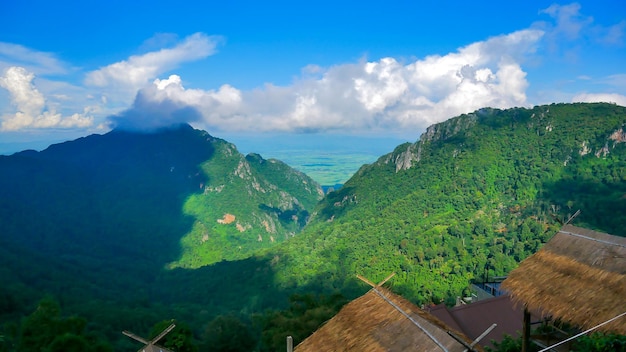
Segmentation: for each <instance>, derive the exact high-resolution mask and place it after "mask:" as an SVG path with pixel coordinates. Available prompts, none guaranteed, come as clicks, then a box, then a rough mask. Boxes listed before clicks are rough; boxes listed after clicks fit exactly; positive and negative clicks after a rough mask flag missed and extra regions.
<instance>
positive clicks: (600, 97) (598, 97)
mask: <svg viewBox="0 0 626 352" xmlns="http://www.w3.org/2000/svg"><path fill="white" fill-rule="evenodd" d="M572 103H613V104H617V105H621V106H626V95H621V94H616V93H582V94H578V95H576V96H574V97H573V98H572Z"/></svg>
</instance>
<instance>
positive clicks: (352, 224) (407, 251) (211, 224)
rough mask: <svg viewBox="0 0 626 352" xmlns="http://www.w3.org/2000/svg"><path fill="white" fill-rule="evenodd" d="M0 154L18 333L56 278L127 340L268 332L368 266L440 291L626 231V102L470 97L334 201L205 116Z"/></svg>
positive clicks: (324, 302)
mask: <svg viewBox="0 0 626 352" xmlns="http://www.w3.org/2000/svg"><path fill="white" fill-rule="evenodd" d="M0 173H1V174H2V180H3V182H2V183H1V184H0V278H2V280H3V285H1V286H0V323H1V326H2V329H1V330H0V337H4V341H9V343H11V342H12V341H19V336H14V335H15V334H18V335H19V331H24V326H23V323H22V324H21V327H22V330H20V329H19V326H20V324H19V322H20V321H22V322H24V321H30V318H31V317H32V315H31V316H29V319H27V320H22V318H23V317H24V316H27V315H28V314H30V312H33V311H35V312H36V311H37V310H35V302H36V301H37V300H39V299H41V297H42V296H43V294H45V293H48V294H51V295H53V297H55V298H56V299H57V300H59V301H60V303H61V306H62V308H63V311H65V312H69V313H68V314H77V315H80V316H83V317H85V318H86V319H87V320H88V321H89V324H88V325H87V329H88V330H89V331H90V332H93V333H99V334H102V335H103V336H104V337H105V338H106V339H107V340H108V341H113V342H114V345H115V346H116V348H117V349H119V350H127V349H128V350H130V349H132V348H136V347H137V346H134V345H132V344H130V342H129V341H127V339H125V338H124V337H123V336H121V334H120V333H119V332H120V331H121V330H124V329H127V330H131V331H134V332H136V333H139V334H142V333H145V334H147V332H148V331H150V330H151V326H153V324H154V323H155V322H158V321H162V320H164V319H170V318H175V319H178V320H180V321H183V322H187V323H188V324H189V325H190V326H191V327H192V330H193V334H194V336H195V338H196V339H199V340H201V342H202V341H205V342H206V343H209V342H208V341H215V339H216V338H225V337H224V336H227V335H225V334H224V335H223V336H221V337H220V336H218V335H216V334H215V331H221V330H220V329H222V327H223V326H226V325H228V324H229V325H228V326H231V327H232V328H229V329H230V330H231V331H230V332H233V331H239V330H241V329H243V328H246V327H247V329H248V330H249V332H251V333H252V335H254V336H256V339H257V340H260V341H262V342H261V343H259V344H258V345H257V347H258V348H260V349H262V350H272V348H273V347H272V346H279V347H280V348H283V346H284V336H285V335H286V334H291V335H293V336H300V337H304V336H306V334H307V333H310V332H311V331H312V330H313V329H315V327H316V326H317V325H316V324H317V323H322V322H323V321H325V320H326V319H327V318H328V317H329V315H332V312H333V311H336V309H338V307H339V306H340V304H341V302H343V300H342V298H341V297H340V296H337V295H335V294H336V293H340V294H342V295H343V296H344V297H345V298H353V297H356V296H357V295H360V294H362V293H364V292H365V291H366V290H367V287H366V286H365V285H364V284H362V283H361V282H359V281H358V280H357V279H356V278H355V275H356V274H361V275H364V276H365V277H367V278H369V279H370V280H371V281H380V280H382V279H383V278H385V277H386V276H387V275H389V274H390V273H391V272H396V273H397V275H396V276H395V277H394V278H393V279H392V280H391V281H390V284H391V286H392V290H394V291H395V292H397V293H399V294H401V295H403V296H404V297H406V298H408V299H411V300H412V301H414V302H416V303H429V302H439V301H441V300H453V299H454V298H455V297H456V296H459V295H462V294H465V293H467V292H466V291H467V288H468V283H469V282H470V280H473V279H482V278H484V277H486V276H488V277H493V276H499V275H505V274H506V273H507V272H508V271H510V270H511V269H512V268H514V267H515V266H516V265H517V263H518V262H519V261H521V260H523V259H524V258H525V257H526V256H528V255H530V254H532V253H534V252H535V251H536V250H537V249H538V248H540V247H541V245H542V243H544V242H545V241H547V240H548V239H549V238H550V237H551V236H552V235H553V234H554V233H555V232H556V231H557V229H558V228H559V227H560V226H561V223H562V222H564V221H568V220H569V221H571V222H572V223H573V224H575V225H577V226H582V227H588V228H592V229H596V230H600V231H604V232H608V233H612V234H615V235H621V236H626V233H625V232H624V229H625V228H626V226H624V225H626V212H624V209H626V108H624V107H621V106H616V105H612V104H553V105H548V106H538V107H534V108H532V109H525V108H515V109H508V110H498V109H489V108H486V109H481V110H478V111H476V112H474V113H471V114H466V115H462V116H458V117H455V118H452V119H450V120H448V121H445V122H442V123H439V124H436V125H433V126H431V127H429V128H428V129H427V130H426V132H425V133H424V134H423V135H422V136H421V137H420V139H419V140H418V141H417V142H415V143H406V144H403V145H400V146H398V147H397V148H396V149H395V150H394V151H393V152H391V153H389V154H387V155H384V156H381V157H380V158H379V159H378V161H376V162H375V163H373V164H370V165H364V166H362V167H361V169H360V170H359V171H358V172H357V173H356V174H355V175H354V176H353V177H352V178H351V179H350V180H349V181H348V182H346V184H345V185H344V186H343V187H342V188H341V189H339V190H337V191H333V192H330V193H329V194H327V195H326V196H325V197H324V198H323V199H322V200H321V201H320V202H318V200H319V199H320V198H321V197H322V195H321V191H320V188H319V186H318V185H316V184H315V182H313V181H312V180H311V179H309V178H307V177H306V176H304V175H302V174H301V173H299V172H296V171H294V170H293V169H291V168H289V167H287V166H286V165H285V164H283V163H281V162H279V161H276V160H264V159H262V158H261V157H260V156H259V155H256V154H250V155H248V156H246V157H244V156H242V155H241V154H239V153H238V152H237V150H236V148H235V147H234V146H233V145H231V144H229V143H227V142H225V141H223V140H220V139H218V138H214V137H211V136H210V135H208V134H207V133H206V132H203V131H197V130H193V129H192V128H190V127H189V126H180V127H179V128H176V129H170V130H162V131H158V132H157V133H152V134H140V133H130V132H122V131H113V132H111V133H108V134H106V135H102V136H97V135H94V136H89V137H86V138H82V139H79V140H76V141H73V142H67V143H63V144H58V145H54V146H51V147H50V148H48V149H47V150H45V151H42V152H39V153H37V152H33V151H26V152H22V153H18V154H15V155H13V156H9V157H0ZM578 210H580V214H579V215H578V216H576V217H574V218H571V217H572V216H573V215H574V214H575V213H576V212H577V211H578ZM287 239H288V240H287ZM294 293H298V295H295V296H294V295H293V294H294ZM310 294H315V295H322V294H323V295H324V296H310ZM290 296H291V301H290V303H291V305H290V306H289V308H288V309H287V310H284V311H280V310H277V309H284V308H287V304H288V301H287V299H288V297H290ZM315 297H317V298H315ZM48 306H52V307H53V306H54V305H51V304H48ZM268 309H269V310H268ZM33 314H34V313H33ZM59 319H60V318H58V319H57V320H59ZM60 321H64V320H63V319H60ZM251 321H254V322H255V324H254V325H253V324H252V322H251ZM12 324H13V325H12ZM242 326H243V328H242ZM16 331H17V332H18V333H16ZM235 335H236V334H235ZM297 342H298V341H296V343H297ZM5 345H6V344H5ZM2 348H3V343H2V339H0V351H2V350H3V349H2ZM8 350H11V348H8Z"/></svg>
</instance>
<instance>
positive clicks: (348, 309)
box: [295, 287, 469, 352]
mask: <svg viewBox="0 0 626 352" xmlns="http://www.w3.org/2000/svg"><path fill="white" fill-rule="evenodd" d="M377 290H378V291H379V292H381V293H382V294H383V295H385V297H387V298H388V299H389V300H391V301H392V302H393V303H394V304H395V305H397V306H398V307H399V308H400V309H402V311H404V312H406V313H407V314H408V315H409V316H410V317H411V318H412V319H414V320H415V321H417V322H418V323H419V325H420V326H422V327H423V328H424V329H426V330H427V331H428V332H429V333H430V334H431V335H432V336H433V337H434V338H435V339H436V340H437V341H439V343H440V344H441V345H442V346H444V347H445V348H446V349H447V350H448V351H450V352H457V351H459V352H460V351H463V350H465V347H464V346H463V345H462V344H460V343H459V342H458V341H456V340H455V339H453V338H452V337H450V335H448V333H447V331H449V330H451V329H450V328H449V327H447V326H446V325H444V324H443V323H442V322H441V321H439V320H438V319H437V318H435V317H433V316H432V315H430V314H428V313H426V312H425V311H423V310H421V309H419V308H418V307H416V306H415V305H413V304H412V303H410V302H409V301H407V300H405V299H404V298H402V297H400V296H397V295H395V294H393V293H391V292H390V291H388V290H386V289H384V288H381V287H378V288H377ZM455 334H456V335H457V336H463V335H462V334H461V333H459V332H455ZM464 339H465V340H466V341H467V342H468V343H469V340H468V339H467V338H464ZM295 350H296V351H298V352H304V351H315V352H319V351H363V352H374V351H424V352H428V351H433V352H435V351H436V352H440V351H442V349H441V348H440V347H439V346H438V345H437V344H436V343H435V342H434V341H433V340H432V339H431V338H430V337H428V335H427V334H426V333H425V332H424V331H422V330H421V329H420V328H418V327H417V326H416V325H414V323H413V322H411V320H409V319H408V318H407V317H406V316H405V315H403V314H402V313H401V312H400V311H398V310H396V309H395V308H394V307H393V306H392V305H391V304H389V303H388V302H387V301H386V300H384V299H383V298H381V297H380V296H379V295H378V294H377V293H376V291H374V289H372V290H370V291H368V292H367V293H366V294H365V295H363V296H361V297H359V298H357V299H355V300H354V301H352V302H350V303H348V304H346V305H345V306H344V307H343V308H342V309H341V311H339V313H337V315H336V316H335V317H333V318H332V319H331V320H329V321H328V322H326V324H325V325H323V326H322V327H321V328H320V329H319V330H317V331H316V332H315V333H313V335H311V336H309V337H308V338H307V339H306V340H304V341H302V343H300V344H299V345H298V346H296V348H295Z"/></svg>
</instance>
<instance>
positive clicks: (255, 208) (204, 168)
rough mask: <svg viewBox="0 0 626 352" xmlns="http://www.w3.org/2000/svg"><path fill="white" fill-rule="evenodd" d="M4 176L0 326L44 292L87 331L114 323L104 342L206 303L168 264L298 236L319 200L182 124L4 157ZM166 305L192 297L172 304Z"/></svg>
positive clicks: (283, 169) (304, 181)
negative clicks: (81, 318) (85, 323)
mask: <svg viewBox="0 0 626 352" xmlns="http://www.w3.org/2000/svg"><path fill="white" fill-rule="evenodd" d="M0 173H1V174H2V176H1V177H2V182H1V183H0V210H1V211H0V263H1V264H2V266H1V269H0V270H1V272H2V275H1V276H0V277H1V278H2V286H1V287H0V297H2V298H3V301H4V302H9V303H7V304H3V305H1V308H0V319H2V320H0V321H11V320H12V319H14V318H16V317H19V316H20V315H24V314H26V313H27V312H28V311H29V310H31V309H34V307H35V305H36V303H37V301H38V300H39V299H41V298H43V297H44V295H45V294H49V295H51V296H52V297H54V299H56V300H60V301H61V303H62V305H63V306H65V308H66V310H67V309H69V312H70V314H76V313H80V314H81V315H87V317H88V318H89V319H90V320H92V319H93V322H92V325H90V326H91V327H92V328H95V327H97V326H100V324H104V326H107V325H109V326H108V327H106V328H105V329H111V328H114V329H115V330H114V331H106V332H107V333H109V334H115V335H111V336H108V339H110V340H112V341H115V340H120V339H121V338H123V336H121V335H120V334H119V331H121V329H122V328H124V325H122V324H127V325H126V328H127V329H132V328H133V327H135V328H136V327H137V324H139V327H141V326H142V325H143V324H150V326H151V324H154V323H155V322H157V321H160V320H162V318H161V317H160V316H161V315H167V316H175V313H173V311H174V312H175V311H178V313H176V314H183V313H182V312H185V311H187V310H188V309H190V308H189V307H192V306H193V307H196V308H193V309H199V308H197V306H196V305H197V304H199V303H200V302H202V303H203V304H204V307H208V306H207V302H208V301H210V300H211V299H212V297H199V298H198V296H199V294H198V290H200V287H204V286H202V285H200V284H198V283H192V282H193V281H194V279H191V280H190V281H191V282H183V283H181V284H180V286H173V283H172V280H174V282H176V280H178V277H180V276H182V277H186V276H185V275H184V274H181V275H180V276H179V275H175V274H173V273H175V272H180V271H172V270H167V269H166V267H169V268H174V267H185V268H189V267H199V266H202V265H206V264H211V263H214V262H219V261H222V260H236V259H244V258H246V257H249V256H250V255H251V253H253V252H254V251H255V250H258V249H262V248H269V247H271V246H273V245H276V244H278V243H279V242H281V241H284V240H285V239H287V238H289V237H291V236H294V235H295V234H296V233H298V232H300V231H301V229H302V228H303V227H304V225H305V224H306V222H307V221H308V216H309V214H308V212H309V211H311V210H312V208H313V207H314V206H315V205H316V204H317V202H318V200H319V199H321V197H322V195H323V194H322V191H321V188H320V186H319V185H318V184H317V183H315V182H314V181H313V180H312V179H310V178H309V177H307V176H306V175H304V174H302V173H301V172H299V171H297V170H294V169H291V168H290V167H288V166H287V165H286V164H284V163H282V162H280V161H278V160H265V159H263V158H262V157H261V156H259V155H249V156H247V157H244V156H243V155H241V154H240V153H239V152H238V151H237V149H236V148H235V146H234V145H232V144H230V143H228V142H226V141H224V140H221V139H219V138H214V137H212V136H211V135H209V134H208V133H207V132H204V131H199V130H194V129H192V128H191V127H190V126H188V125H181V126H175V127H172V128H168V129H162V130H159V131H156V132H154V133H138V132H127V131H122V130H115V131H112V132H110V133H107V134H105V135H92V136H88V137H85V138H81V139H78V140H76V141H71V142H66V143H62V144H57V145H52V146H50V147H49V148H48V149H46V150H44V151H42V152H35V151H24V152H21V153H17V154H14V155H12V156H2V157H0ZM243 270H245V269H243ZM203 275H204V274H202V273H198V277H202V276H203ZM207 275H209V274H207ZM219 277H220V276H219V275H211V277H210V278H205V279H203V280H202V282H203V284H206V285H211V284H213V283H215V282H216V281H217V279H216V278H219ZM234 286H236V285H234ZM234 286H233V287H234ZM203 294H204V295H205V296H206V291H205V292H204V293H203ZM194 295H195V297H196V298H197V299H196V300H194V299H191V298H190V297H194ZM170 298H171V299H172V300H177V299H179V300H180V302H185V301H188V302H187V303H185V305H186V306H185V307H183V308H181V307H178V308H177V309H172V308H171V307H168V306H165V305H164V304H165V303H164V302H165V301H164V300H167V299H170ZM247 299H248V298H246V297H243V298H242V301H243V302H246V303H239V302H238V301H237V300H233V302H234V303H233V304H240V305H241V304H247ZM166 302H168V304H173V303H174V302H173V301H171V300H169V301H166ZM156 312H161V313H156ZM166 312H167V313H166ZM152 314H154V319H146V316H152ZM150 320H153V321H152V322H150ZM18 321H19V319H18ZM102 328H103V327H102V326H100V327H99V328H96V329H102ZM2 335H3V334H2V332H0V336H2ZM116 335H119V336H116Z"/></svg>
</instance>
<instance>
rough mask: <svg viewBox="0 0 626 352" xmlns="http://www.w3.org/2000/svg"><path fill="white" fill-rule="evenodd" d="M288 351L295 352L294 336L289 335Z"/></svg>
mask: <svg viewBox="0 0 626 352" xmlns="http://www.w3.org/2000/svg"><path fill="white" fill-rule="evenodd" d="M287 352H293V337H291V336H287Z"/></svg>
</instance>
